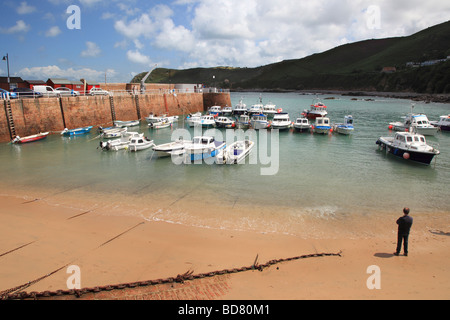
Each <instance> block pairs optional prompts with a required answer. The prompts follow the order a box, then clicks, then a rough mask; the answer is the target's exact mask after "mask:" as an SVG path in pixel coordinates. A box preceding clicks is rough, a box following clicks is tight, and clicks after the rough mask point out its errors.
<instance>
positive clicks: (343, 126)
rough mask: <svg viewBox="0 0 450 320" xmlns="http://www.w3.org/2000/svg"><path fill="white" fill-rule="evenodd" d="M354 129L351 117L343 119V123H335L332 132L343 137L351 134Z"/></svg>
mask: <svg viewBox="0 0 450 320" xmlns="http://www.w3.org/2000/svg"><path fill="white" fill-rule="evenodd" d="M354 130H355V128H354V127H353V117H352V116H351V115H348V116H345V117H344V123H335V124H334V125H333V132H336V133H340V134H343V135H349V134H352V133H353V131H354Z"/></svg>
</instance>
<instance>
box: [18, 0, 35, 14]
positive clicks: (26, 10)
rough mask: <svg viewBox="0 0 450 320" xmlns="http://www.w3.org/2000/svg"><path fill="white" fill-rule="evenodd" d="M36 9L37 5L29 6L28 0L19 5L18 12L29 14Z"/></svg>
mask: <svg viewBox="0 0 450 320" xmlns="http://www.w3.org/2000/svg"><path fill="white" fill-rule="evenodd" d="M34 11H36V7H33V6H29V5H28V4H27V3H26V1H24V2H21V3H20V6H18V7H17V13H18V14H29V13H33V12H34Z"/></svg>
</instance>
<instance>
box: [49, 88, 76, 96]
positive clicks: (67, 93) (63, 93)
mask: <svg viewBox="0 0 450 320" xmlns="http://www.w3.org/2000/svg"><path fill="white" fill-rule="evenodd" d="M55 90H56V91H58V92H59V94H60V95H61V96H64V97H65V96H72V97H77V96H79V95H80V93H79V92H78V91H75V90H72V89H69V88H65V87H60V88H56V89H55Z"/></svg>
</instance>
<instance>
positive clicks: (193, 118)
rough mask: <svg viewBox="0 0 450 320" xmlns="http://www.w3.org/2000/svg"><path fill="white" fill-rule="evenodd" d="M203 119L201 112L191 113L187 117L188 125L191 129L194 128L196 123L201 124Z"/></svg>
mask: <svg viewBox="0 0 450 320" xmlns="http://www.w3.org/2000/svg"><path fill="white" fill-rule="evenodd" d="M201 118H202V113H201V112H197V113H190V114H188V116H187V117H186V123H187V124H188V126H189V127H193V126H195V123H196V122H200V120H201Z"/></svg>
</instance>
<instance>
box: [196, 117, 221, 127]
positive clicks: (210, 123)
mask: <svg viewBox="0 0 450 320" xmlns="http://www.w3.org/2000/svg"><path fill="white" fill-rule="evenodd" d="M194 126H201V127H202V128H210V127H215V126H216V120H215V119H214V116H212V115H203V116H201V117H200V120H199V121H196V122H195V123H194Z"/></svg>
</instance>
